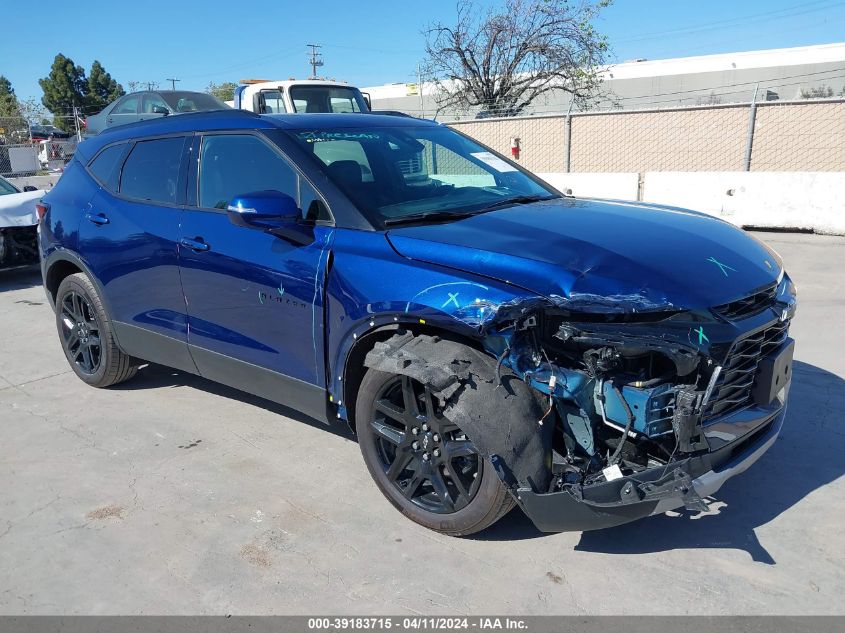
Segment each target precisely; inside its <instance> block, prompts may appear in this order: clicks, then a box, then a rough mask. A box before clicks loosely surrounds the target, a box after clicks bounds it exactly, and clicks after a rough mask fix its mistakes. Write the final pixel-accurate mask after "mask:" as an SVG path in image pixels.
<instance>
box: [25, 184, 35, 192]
mask: <svg viewBox="0 0 845 633" xmlns="http://www.w3.org/2000/svg"><path fill="white" fill-rule="evenodd" d="M23 190H24V192H27V191H38V187H33V186H32V185H26V186H25V187H24V188H23Z"/></svg>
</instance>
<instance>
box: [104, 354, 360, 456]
mask: <svg viewBox="0 0 845 633" xmlns="http://www.w3.org/2000/svg"><path fill="white" fill-rule="evenodd" d="M183 386H184V387H192V388H194V389H197V390H199V391H205V392H207V393H213V394H215V395H217V396H221V397H223V398H230V399H232V400H237V401H239V402H243V403H245V404H249V405H252V406H255V407H260V408H262V409H265V410H267V411H270V412H271V413H275V414H276V415H280V416H284V417H286V418H290V419H291V420H294V421H296V422H301V423H303V424H308V425H310V426H313V427H316V428H318V429H320V430H323V431H328V432H329V433H333V434H334V435H337V436H339V437H342V438H345V439H348V440H353V441H355V436H354V435H353V434H352V432H351V431H350V430H349V427H348V426H347V424H346V423H345V422H341V421H330V422H329V423H326V422H321V421H319V420H317V419H315V418H312V417H310V416H307V415H305V414H304V413H300V412H299V411H296V410H294V409H291V408H290V407H286V406H284V405H282V404H277V403H275V402H271V401H270V400H265V399H264V398H259V397H258V396H253V395H251V394H248V393H246V392H244V391H239V390H237V389H233V388H231V387H227V386H226V385H221V384H220V383H217V382H212V381H211V380H206V379H205V378H201V377H199V376H195V375H193V374H188V373H185V372H182V371H178V370H176V369H171V368H169V367H164V366H163V365H156V364H154V363H150V364H149V365H147V366H146V367H143V368H141V370H140V371H139V372H138V374H137V375H136V376H135V377H134V378H133V379H132V380H129V381H127V382H125V383H121V384H120V385H117V386H115V387H112V389H116V390H120V391H135V390H143V389H160V388H162V387H183Z"/></svg>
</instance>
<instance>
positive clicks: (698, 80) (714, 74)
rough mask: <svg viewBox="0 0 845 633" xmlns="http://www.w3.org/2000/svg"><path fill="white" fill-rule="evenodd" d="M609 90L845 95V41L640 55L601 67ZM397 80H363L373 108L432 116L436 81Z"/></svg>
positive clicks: (637, 98) (700, 99)
mask: <svg viewBox="0 0 845 633" xmlns="http://www.w3.org/2000/svg"><path fill="white" fill-rule="evenodd" d="M601 77H602V79H603V85H602V92H603V93H605V96H604V98H602V99H601V100H600V102H599V103H598V104H597V107H599V108H620V107H621V108H625V109H629V108H666V107H673V106H689V105H703V104H714V103H734V102H747V101H751V99H752V96H753V95H754V93H755V91H756V92H757V99H758V100H763V99H768V100H772V99H800V98H802V97H803V96H804V95H807V94H810V92H811V91H813V90H814V89H815V90H817V91H818V93H819V95H820V96H826V95H827V94H828V92H832V93H833V96H845V42H842V43H836V44H820V45H816V46H799V47H795V48H778V49H770V50H761V51H748V52H743V53H720V54H718V55H701V56H697V57H678V58H674V59H656V60H635V61H628V62H623V63H620V64H614V65H612V66H609V67H608V68H606V69H604V70H603V71H602V72H601ZM421 88H422V95H420V86H418V85H417V84H407V83H395V84H387V85H383V86H372V87H369V88H362V90H363V91H364V92H366V93H369V94H370V97H371V99H372V102H373V108H374V109H377V110H400V111H403V112H407V113H408V114H412V115H414V116H426V117H432V116H434V114H435V113H436V112H437V103H436V101H435V99H434V95H433V92H434V85H433V84H429V83H425V84H423V85H422V87H421ZM568 107H569V95H568V94H567V93H565V92H563V91H560V90H555V91H552V92H549V93H547V94H546V95H543V96H542V97H540V98H539V99H537V100H536V101H535V102H534V103H533V104H532V106H531V107H530V108H529V109H527V110H526V111H525V114H543V113H549V112H566V110H567V109H568ZM474 114H475V113H474V112H464V113H458V112H441V113H440V114H439V118H440V119H450V118H455V117H457V116H461V117H467V116H469V117H472V116H474Z"/></svg>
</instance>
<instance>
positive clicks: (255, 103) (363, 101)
mask: <svg viewBox="0 0 845 633" xmlns="http://www.w3.org/2000/svg"><path fill="white" fill-rule="evenodd" d="M227 103H228V104H229V105H231V106H232V107H233V108H238V109H241V110H249V111H250V112H257V113H259V114H285V113H288V114H292V113H312V112H369V111H370V103H369V99H368V98H367V97H366V95H364V94H363V93H362V92H361V91H360V90H358V88H356V87H355V86H350V85H348V84H346V83H343V82H340V81H329V80H326V79H300V80H297V79H288V80H285V81H267V80H263V79H242V80H241V82H240V85H239V86H238V87H237V88H235V98H234V100H233V101H231V102H227Z"/></svg>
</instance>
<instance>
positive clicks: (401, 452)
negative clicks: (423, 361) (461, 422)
mask: <svg viewBox="0 0 845 633" xmlns="http://www.w3.org/2000/svg"><path fill="white" fill-rule="evenodd" d="M439 409H440V407H439V404H438V403H437V402H436V399H435V398H434V397H433V396H432V393H431V389H430V388H429V387H428V386H426V385H423V384H421V383H420V382H418V381H416V380H414V379H412V378H409V377H408V376H394V377H393V379H392V380H390V381H388V382H387V383H386V384H384V385H383V386H382V388H381V389H380V391H379V392H378V394H377V396H376V398H375V402H374V408H373V412H372V416H371V419H370V420H369V421H368V423H369V425H370V427H371V429H372V431H373V433H371V434H368V435H370V437H371V441H373V442H374V443H375V449H376V455H377V458H378V462H379V464H380V466H381V468H382V469H383V471H384V474H385V476H386V478H387V480H388V481H389V482H390V484H391V485H392V486H394V487H395V488H396V489H397V490H398V491H399V492H400V494H401V495H402V496H403V497H404V498H405V499H407V500H408V501H410V502H411V503H413V504H414V505H415V506H417V507H419V508H420V509H422V510H425V511H428V512H433V513H436V514H451V513H454V512H458V511H459V510H461V509H463V508H465V507H466V506H468V505H469V504H470V503H471V502H472V500H473V498H474V497H475V496H476V494H477V493H478V490H479V486H480V484H481V480H482V470H483V468H484V460H483V459H482V458H481V456H480V455H479V454H478V451H477V449H476V447H475V446H474V445H473V443H472V441H471V440H470V439H469V438H467V436H466V434H465V433H464V432H463V431H461V429H460V428H459V427H458V426H457V425H456V424H454V423H452V422H450V421H449V420H447V419H446V418H444V417H443V416H442V414H441V412H440V410H439Z"/></svg>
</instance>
